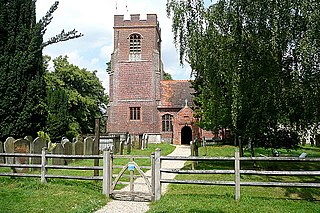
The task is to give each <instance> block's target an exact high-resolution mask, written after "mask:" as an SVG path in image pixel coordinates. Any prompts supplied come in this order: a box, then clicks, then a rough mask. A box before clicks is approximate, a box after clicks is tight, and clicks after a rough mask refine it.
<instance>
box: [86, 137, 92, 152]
mask: <svg viewBox="0 0 320 213" xmlns="http://www.w3.org/2000/svg"><path fill="white" fill-rule="evenodd" d="M92 149H93V139H92V138H85V139H84V154H85V155H92Z"/></svg>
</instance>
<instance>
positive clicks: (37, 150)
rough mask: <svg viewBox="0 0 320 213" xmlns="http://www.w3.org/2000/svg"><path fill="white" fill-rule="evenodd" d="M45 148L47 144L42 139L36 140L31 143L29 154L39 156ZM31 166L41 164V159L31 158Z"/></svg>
mask: <svg viewBox="0 0 320 213" xmlns="http://www.w3.org/2000/svg"><path fill="white" fill-rule="evenodd" d="M43 147H47V142H46V140H45V139H44V138H39V137H38V138H36V139H34V141H33V142H32V143H31V153H33V154H41V153H42V148H43ZM31 164H41V157H40V158H39V157H32V158H31ZM33 170H38V169H36V168H35V169H33Z"/></svg>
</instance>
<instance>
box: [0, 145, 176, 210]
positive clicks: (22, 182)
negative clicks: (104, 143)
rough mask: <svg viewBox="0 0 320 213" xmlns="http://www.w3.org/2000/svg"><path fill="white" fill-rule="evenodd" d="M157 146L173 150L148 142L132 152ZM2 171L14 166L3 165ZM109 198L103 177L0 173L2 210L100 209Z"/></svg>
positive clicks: (66, 172) (122, 161) (82, 163)
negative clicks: (86, 178)
mask: <svg viewBox="0 0 320 213" xmlns="http://www.w3.org/2000/svg"><path fill="white" fill-rule="evenodd" d="M156 148H160V149H161V150H162V153H163V154H166V155H167V154H169V153H171V152H172V151H173V150H174V147H173V146H171V145H169V144H149V147H148V148H147V149H146V150H137V149H133V150H132V152H131V154H132V155H141V156H150V154H151V153H152V152H154V151H155V149H156ZM137 160H138V159H137ZM141 160H143V161H144V162H140V163H143V164H145V165H150V160H148V159H141ZM115 161H116V164H119V165H125V164H126V163H127V162H128V159H115ZM70 165H78V166H92V165H93V160H78V161H75V162H72V163H71V164H70ZM100 165H102V162H100ZM0 172H11V170H10V168H0ZM49 174H59V175H72V176H92V174H93V171H83V170H62V169H59V170H54V169H49ZM101 174H102V172H101ZM108 201H109V199H107V198H106V196H105V195H103V194H102V182H101V181H83V180H63V179H48V183H46V184H41V183H40V179H39V178H20V177H16V178H10V177H0V212H6V213H11V212H12V213H19V212H21V213H22V212H32V213H37V212H50V213H55V212H56V213H61V212H68V213H69V212H70V213H72V212H77V213H80V212H83V213H85V212H86V213H87V212H93V211H94V210H96V209H99V208H100V207H102V206H104V205H105V204H106V203H107V202H108Z"/></svg>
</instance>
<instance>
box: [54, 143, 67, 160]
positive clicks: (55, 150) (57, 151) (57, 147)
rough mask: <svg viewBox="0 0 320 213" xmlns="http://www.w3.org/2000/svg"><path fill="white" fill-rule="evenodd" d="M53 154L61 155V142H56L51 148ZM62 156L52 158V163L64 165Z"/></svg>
mask: <svg viewBox="0 0 320 213" xmlns="http://www.w3.org/2000/svg"><path fill="white" fill-rule="evenodd" d="M52 154H54V155H63V147H62V144H61V143H57V145H56V147H55V148H54V149H53V150H52ZM64 164H65V162H64V159H63V158H52V165H64Z"/></svg>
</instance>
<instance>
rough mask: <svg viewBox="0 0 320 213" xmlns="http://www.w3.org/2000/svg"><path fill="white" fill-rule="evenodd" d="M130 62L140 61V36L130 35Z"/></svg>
mask: <svg viewBox="0 0 320 213" xmlns="http://www.w3.org/2000/svg"><path fill="white" fill-rule="evenodd" d="M129 59H130V61H139V60H141V35H139V34H132V35H130V56H129Z"/></svg>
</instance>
